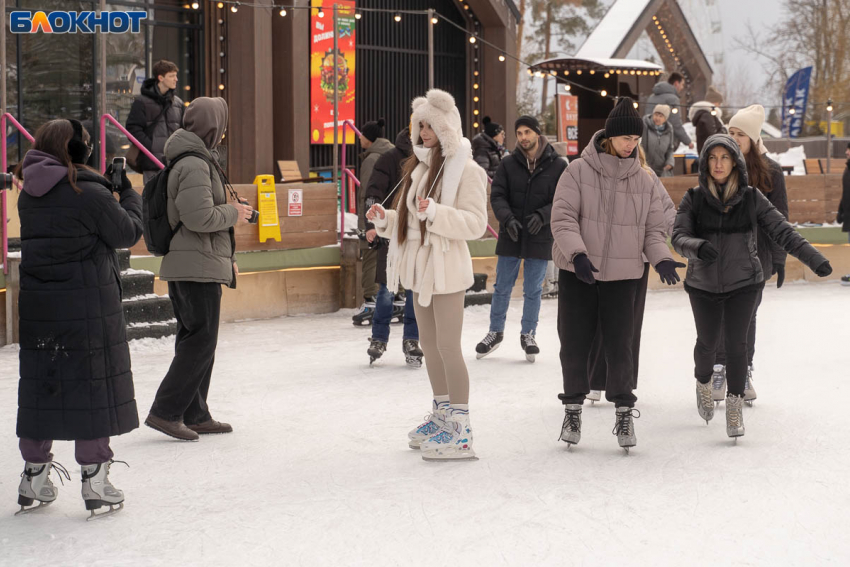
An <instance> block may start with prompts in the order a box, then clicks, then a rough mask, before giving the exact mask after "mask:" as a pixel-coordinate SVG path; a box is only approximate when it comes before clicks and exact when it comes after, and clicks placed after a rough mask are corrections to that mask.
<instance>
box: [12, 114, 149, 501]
mask: <svg viewBox="0 0 850 567" xmlns="http://www.w3.org/2000/svg"><path fill="white" fill-rule="evenodd" d="M89 141H90V137H89V134H88V132H86V130H85V129H84V128H83V127H82V125H81V124H80V123H79V122H77V121H76V120H73V121H69V120H64V119H59V120H53V121H51V122H48V123H47V124H45V125H44V126H42V127H41V128H40V129H39V130H38V132H37V134H36V139H35V143H34V145H33V149H32V150H30V151H29V152H28V153H27V155H26V157H25V158H24V161H23V164H22V166H20V167H19V171H18V174H19V175H21V174H22V175H21V177H22V179H23V180H24V189H23V192H22V193H21V196H20V199H19V200H18V211H19V213H20V218H21V249H22V255H21V267H20V280H21V290H20V298H19V303H18V309H19V316H20V347H21V350H20V382H19V388H18V423H17V435H18V437H20V449H21V455H22V456H23V458H24V460H25V461H26V465H25V470H24V475H23V480H22V482H21V490H20V491H19V504H21V506H22V507H23V506H26V505H29V504H32V503H33V500H34V499H35V500H39V501H40V502H42V503H49V502H51V501H53V500H55V499H56V488H55V487H54V486H53V484H52V483H51V482H50V479H49V474H50V470H51V469H52V468H55V467H56V465H54V463H53V455H52V454H51V452H50V450H51V447H52V443H53V441H54V440H56V439H60V440H74V441H76V460H77V462H78V463H79V464H80V465H82V467H83V496H84V498H85V499H86V503H87V508H89V509H92V510H93V509H94V508H93V507H91V506H89V504H91V503H90V502H89V500H92V498H93V500H92V502H95V501H101V500H102V501H103V502H102V503H101V505H103V504H106V505H109V504H117V503H118V502H120V501H121V500H123V494H121V493H120V491H116V490H115V489H114V488H113V487H111V485H109V481H108V480H107V479H106V474H107V472H108V469H109V464H110V463H111V461H112V456H113V453H112V451H111V450H110V448H109V438H110V437H111V436H113V435H121V434H123V433H127V432H129V431H132V430H133V429H135V428H136V427H138V426H139V418H138V414H137V412H136V401H135V399H134V390H133V376H132V373H131V371H130V351H129V348H128V345H127V335H126V329H125V323H124V314H123V311H122V307H121V281H120V271H119V268H118V256H117V254H116V253H115V249H116V248H129V247H130V246H132V245H134V244H135V243H136V242H138V240H139V238H140V237H141V235H142V220H141V217H142V202H141V198H140V196H139V195H138V194H137V193H136V192H135V191H134V190H133V188H132V186H131V185H130V183H129V182H128V181H127V179H126V177H124V179H123V183H122V187H120V188H118V192H119V196H120V202H119V201H116V200H115V197H114V196H113V189H112V185H111V183H110V182H109V181H107V179H106V178H104V177H103V176H101V175H100V174H98V173H97V172H95V171H94V170H92V169H90V168H88V167H86V166H84V165H81V164H84V163H85V162H86V161H87V159H88V157H89V155H90V154H91V145H90V143H89ZM59 466H61V465H59ZM94 474H96V476H97V477H98V478H95V476H93V475H94ZM87 476H88V478H95V480H96V481H105V483H106V485H108V487H109V489H110V490H107V492H108V493H107V494H104V493H103V491H101V492H100V493H99V494H98V495H97V496H98V498H94V497H92V498H90V497H89V496H87V495H86V490H87V484H86V483H87V480H86V479H87ZM90 484H92V485H93V484H94V483H90ZM101 486H103V485H101ZM89 488H91V486H90V487H89ZM119 495H120V496H119ZM90 496H91V495H90ZM119 497H120V500H118V499H119ZM92 505H93V506H94V504H92ZM94 507H97V506H94Z"/></svg>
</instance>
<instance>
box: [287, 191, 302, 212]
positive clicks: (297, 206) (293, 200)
mask: <svg viewBox="0 0 850 567" xmlns="http://www.w3.org/2000/svg"><path fill="white" fill-rule="evenodd" d="M303 212H304V190H303V189H290V190H289V214H288V216H290V217H300V216H301V215H302V214H303Z"/></svg>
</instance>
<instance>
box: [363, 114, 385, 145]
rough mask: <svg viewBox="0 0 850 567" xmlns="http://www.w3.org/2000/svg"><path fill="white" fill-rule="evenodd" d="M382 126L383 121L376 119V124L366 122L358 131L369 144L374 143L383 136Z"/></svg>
mask: <svg viewBox="0 0 850 567" xmlns="http://www.w3.org/2000/svg"><path fill="white" fill-rule="evenodd" d="M384 124H385V122H384V119H383V118H378V121H377V122H367V123H366V124H364V125H363V126H361V127H360V131H361V132H362V133H363V135H364V136H366V138H367V139H368V140H369V141H370V142H374V141H375V140H377V139H378V138H382V137H383V136H384Z"/></svg>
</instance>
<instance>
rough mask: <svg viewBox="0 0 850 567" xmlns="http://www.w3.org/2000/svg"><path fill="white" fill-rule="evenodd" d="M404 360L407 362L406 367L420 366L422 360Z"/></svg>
mask: <svg viewBox="0 0 850 567" xmlns="http://www.w3.org/2000/svg"><path fill="white" fill-rule="evenodd" d="M405 362H407V366H408V368H422V361H421V360H419V359H418V358H413V359H410V358H408V359H407V360H406V361H405Z"/></svg>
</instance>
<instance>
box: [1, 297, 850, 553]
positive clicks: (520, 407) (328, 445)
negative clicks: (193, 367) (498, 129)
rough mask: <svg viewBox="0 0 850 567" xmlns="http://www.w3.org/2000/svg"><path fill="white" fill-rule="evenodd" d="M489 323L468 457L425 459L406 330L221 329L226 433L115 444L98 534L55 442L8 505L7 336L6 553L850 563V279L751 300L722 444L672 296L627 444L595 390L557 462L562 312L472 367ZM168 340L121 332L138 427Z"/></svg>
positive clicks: (480, 310)
mask: <svg viewBox="0 0 850 567" xmlns="http://www.w3.org/2000/svg"><path fill="white" fill-rule="evenodd" d="M225 293H226V292H225ZM488 313H489V311H488V308H487V307H475V308H471V309H469V310H467V311H466V314H465V317H466V321H465V332H464V349H465V351H466V353H467V362H468V365H469V369H470V373H471V380H472V403H471V415H472V424H473V427H474V430H475V448H476V451H477V452H478V454H479V456H480V460H479V461H477V462H461V463H425V462H423V461H422V460H421V458H420V456H419V453H418V452H415V451H412V450H410V449H408V448H407V442H406V434H407V431H408V430H409V429H410V428H411V427H413V426H414V425H416V424H418V423H419V421H420V418H421V417H422V415H424V414H425V413H426V411H427V410H428V404H429V402H430V390H429V387H428V383H427V379H426V375H425V371H424V369H423V370H418V371H417V370H410V369H407V368H405V367H404V362H403V361H404V359H403V357H402V354H401V344H400V334H401V328H400V327H399V326H393V330H392V338H391V343H390V350H389V352H388V353H387V355H385V358H386V362H385V364H384V365H383V366H382V367H379V368H369V367H368V363H367V361H368V359H367V356H366V352H365V350H366V346H367V342H366V337H367V336H368V330H367V329H364V328H355V327H353V326H352V325H351V323H350V320H349V317H350V315H351V314H352V311H343V312H340V313H336V314H331V315H323V316H309V317H308V316H304V317H289V318H282V319H274V320H270V321H254V322H246V323H236V324H227V325H223V326H222V330H221V338H220V342H219V348H218V353H217V354H218V355H217V357H216V371H215V375H214V378H213V384H212V390H211V394H210V402H211V407H212V408H213V412H214V413H213V415H214V416H215V417H216V418H218V419H220V420H225V421H229V422H231V423H232V424H233V425H234V428H235V432H234V433H233V434H231V435H225V436H220V437H204V438H202V439H201V441H200V442H198V443H186V442H180V441H175V440H171V439H169V438H167V437H165V436H163V435H161V434H159V433H157V432H155V431H153V430H151V429H149V428H147V427H145V426H142V428H141V429H140V430H138V431H134V432H132V433H130V434H128V435H124V436H122V437H119V438H115V439H114V441H113V446H114V449H115V452H116V458H118V459H122V460H126V461H128V462H129V464H130V465H131V468H129V469H127V468H125V467H123V466H122V465H115V466H114V467H113V472H112V475H111V476H112V478H113V480H114V482H115V483H116V485H117V486H118V487H119V488H122V489H123V490H124V491H125V492H126V497H127V500H126V508H125V509H124V510H123V511H122V512H120V513H119V514H117V515H116V516H113V517H110V518H104V519H102V520H99V521H97V522H90V523H87V522H86V521H85V517H86V515H87V512H86V511H85V509H84V506H83V503H82V500H81V497H80V493H79V490H80V488H79V487H80V483H79V467H77V466H73V467H72V466H71V465H74V462H73V449H72V447H71V444H70V443H67V442H58V443H56V446H55V447H54V452H55V454H56V459H57V460H58V461H59V462H61V463H63V464H65V465H66V466H68V468H69V469H71V470H72V473H73V476H72V482H70V483H69V484H67V486H65V487H64V488H62V487H60V496H59V500H58V501H57V502H56V503H55V504H53V505H52V506H51V507H49V508H46V509H44V510H40V511H39V512H37V513H34V514H30V515H27V516H23V517H13V516H12V514H13V512H14V511H15V510H16V509H17V506H16V504H15V502H16V488H17V485H18V483H19V475H20V472H21V470H22V467H23V463H22V461H21V460H20V456H19V454H18V452H17V439H16V438H15V436H14V430H15V408H16V387H17V364H18V356H17V350H16V348H15V347H6V348H3V349H0V376H2V377H3V378H2V380H0V403H1V404H2V408H3V410H2V411H0V432H2V436H0V495H2V500H0V502H2V503H3V504H2V505H1V506H0V512H2V513H0V565H2V566H4V567H5V566H12V565H14V566H16V567H17V566H21V565H44V564H47V563H49V564H56V565H61V564H75V565H87V566H96V565H109V566H113V565H145V566H146V567H147V566H151V565H153V566H158V565H203V566H205V567H206V566H219V565H221V566H230V565H287V566H289V565H309V566H314V565H334V566H337V565H369V566H372V565H400V566H409V565H416V566H418V565H428V566H431V565H452V566H454V565H458V566H460V565H464V566H466V565H487V566H491V565H611V564H614V563H615V562H619V563H620V564H624V565H630V566H637V565H652V566H653V567H655V566H658V565H677V566H678V565H712V564H724V565H731V564H736V565H771V566H775V565H847V564H850V547H848V545H847V540H846V539H845V536H846V534H845V531H846V530H845V527H846V521H847V517H848V516H847V514H848V512H847V511H848V509H849V508H850V490H849V489H848V487H847V486H848V485H847V482H846V475H847V470H848V468H849V467H850V452H848V451H847V408H846V403H845V400H846V399H847V397H848V395H849V394H850V386H848V381H847V360H848V355H847V348H848V336H849V335H848V331H847V314H848V313H850V289H848V288H842V287H841V286H839V285H837V284H835V283H829V284H804V283H801V284H790V285H786V286H785V287H783V288H782V289H781V290H776V289H775V288H774V287H773V286H771V287H770V288H769V289H768V290H767V291H766V293H765V300H764V303H763V305H762V307H761V311H760V313H759V340H758V345H757V348H758V352H757V355H756V375H755V384H756V385H757V387H758V394H759V399H758V401H757V402H756V403H755V406H754V407H753V408H745V410H744V411H745V424H746V427H747V434H746V437H744V438H743V439H742V440H741V441H740V442H739V443H738V445H737V446H736V445H733V444H732V443H731V441H729V440H728V438H727V437H726V433H725V423H724V412H723V408H722V406H721V410H720V411H719V412H718V413H717V415H716V416H715V418H714V420H713V421H712V422H711V424H710V425H708V426H706V425H705V423H702V422H701V420H700V419H699V417H698V416H697V412H696V408H695V407H694V406H695V395H694V380H693V370H692V358H691V356H692V351H693V342H694V336H695V334H694V327H693V319H692V317H691V313H690V308H689V304H688V300H687V296H686V294H684V293H683V292H681V291H659V292H650V294H649V298H648V304H647V314H646V321H645V325H644V332H643V337H644V338H643V349H642V356H641V378H640V389H639V390H638V396H639V398H640V399H639V401H638V408H639V409H640V410H641V412H642V414H643V415H642V417H641V418H640V419H638V420H637V421H636V431H637V438H638V445H637V447H636V448H635V449H634V450H633V451H632V453H631V455H629V456H626V455H625V454H624V453H623V451H622V450H620V449H619V448H618V447H617V441H616V438H615V437H614V436H613V435H611V429H612V427H613V425H614V423H613V421H614V409H613V406H612V405H610V404H607V403H602V404H597V405H595V406H590V405H586V406H585V412H584V426H583V429H584V431H583V436H582V440H581V444H580V445H578V446H577V447H576V448H574V449H573V450H572V451H567V449H566V446H565V445H564V444H563V443H559V442H557V441H556V438H557V437H558V434H559V431H560V426H561V421H562V418H563V417H562V416H563V410H562V406H561V404H560V403H559V402H558V400H557V398H556V395H557V394H558V393H559V392H560V391H561V387H560V383H561V377H560V367H559V363H558V357H557V349H558V339H557V333H556V330H555V322H556V316H557V309H556V302H555V301H545V302H544V304H543V309H542V313H541V324H540V328H539V335H538V336H539V341H540V343H541V348H542V352H543V354H542V355H540V356H539V357H538V362H537V363H536V364H534V365H531V364H528V363H526V362H525V361H524V360H523V357H522V356H521V354H522V353H521V350H520V347H519V337H518V334H519V319H520V314H521V302H520V301H514V302H513V303H512V305H511V310H510V314H509V323H508V329H507V331H508V338H507V341H506V343H505V344H504V345H503V346H502V348H501V349H500V350H498V351H496V353H494V354H493V355H492V356H491V357H489V358H487V359H484V360H480V361H479V360H475V357H474V354H473V353H474V346H475V343H476V342H477V341H478V340H480V339H481V338H482V337H483V336H484V334H485V332H486V331H487V324H488ZM172 345H173V343H172V341H171V340H169V339H164V340H145V341H143V342H137V343H134V344H133V347H132V349H133V367H134V371H135V378H136V388H137V399H138V403H139V408H140V413H141V418H142V419H144V416H145V415H146V413H147V409H148V408H149V407H150V403H151V400H152V397H153V395H154V392H155V390H156V388H157V386H158V384H159V381H160V379H161V377H162V376H163V374H164V373H165V371H166V369H167V367H168V365H169V363H170V357H171V353H172ZM54 478H55V475H54ZM842 541H843V542H845V543H841V542H842Z"/></svg>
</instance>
